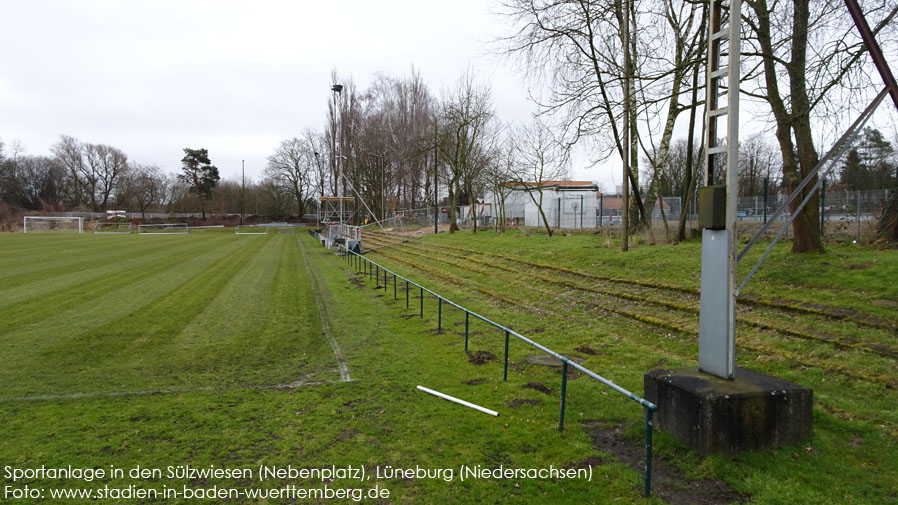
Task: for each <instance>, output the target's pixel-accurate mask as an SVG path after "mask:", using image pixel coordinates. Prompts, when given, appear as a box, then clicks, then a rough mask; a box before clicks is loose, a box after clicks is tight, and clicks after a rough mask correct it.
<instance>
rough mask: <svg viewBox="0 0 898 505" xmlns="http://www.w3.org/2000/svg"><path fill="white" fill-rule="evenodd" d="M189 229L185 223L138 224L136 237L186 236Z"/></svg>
mask: <svg viewBox="0 0 898 505" xmlns="http://www.w3.org/2000/svg"><path fill="white" fill-rule="evenodd" d="M188 233H190V228H189V227H188V226H187V223H161V224H139V225H137V234H138V235H187V234H188Z"/></svg>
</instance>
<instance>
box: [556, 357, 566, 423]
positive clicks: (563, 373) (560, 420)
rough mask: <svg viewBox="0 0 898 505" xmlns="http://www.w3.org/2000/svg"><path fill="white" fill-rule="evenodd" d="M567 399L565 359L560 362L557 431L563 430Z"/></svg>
mask: <svg viewBox="0 0 898 505" xmlns="http://www.w3.org/2000/svg"><path fill="white" fill-rule="evenodd" d="M566 399H567V361H564V362H562V364H561V414H560V415H559V417H558V431H564V403H565V400H566Z"/></svg>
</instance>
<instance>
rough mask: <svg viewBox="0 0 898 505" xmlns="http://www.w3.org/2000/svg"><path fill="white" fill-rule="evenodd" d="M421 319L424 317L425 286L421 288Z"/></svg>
mask: <svg viewBox="0 0 898 505" xmlns="http://www.w3.org/2000/svg"><path fill="white" fill-rule="evenodd" d="M421 319H424V288H421Z"/></svg>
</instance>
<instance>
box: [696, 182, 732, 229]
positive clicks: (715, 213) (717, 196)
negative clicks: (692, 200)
mask: <svg viewBox="0 0 898 505" xmlns="http://www.w3.org/2000/svg"><path fill="white" fill-rule="evenodd" d="M726 212H727V188H726V186H702V187H701V188H698V225H699V227H700V228H704V229H706V230H724V229H726Z"/></svg>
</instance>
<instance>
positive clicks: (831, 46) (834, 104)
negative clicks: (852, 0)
mask: <svg viewBox="0 0 898 505" xmlns="http://www.w3.org/2000/svg"><path fill="white" fill-rule="evenodd" d="M745 3H746V5H747V6H748V9H747V15H745V16H743V21H744V22H745V24H746V26H747V27H748V33H747V34H746V35H747V38H746V45H747V47H746V48H745V49H744V50H743V55H744V56H747V57H749V58H754V60H752V61H753V62H754V65H753V66H752V67H750V68H749V71H748V73H747V75H746V81H747V84H746V86H745V87H744V89H743V90H742V92H743V93H746V94H748V95H749V96H752V97H755V98H759V99H761V100H764V101H765V102H766V103H767V104H768V105H769V106H770V110H771V112H772V115H773V123H774V125H775V131H774V134H775V136H776V140H777V143H778V145H779V150H780V157H781V158H782V164H783V169H782V170H783V179H784V181H783V182H784V183H785V184H786V186H787V187H788V189H789V191H790V192H792V191H794V189H795V188H796V187H797V186H798V184H799V183H800V182H801V181H802V180H803V179H804V178H805V177H806V176H808V174H810V173H811V171H812V170H813V169H814V167H815V166H816V165H817V162H818V161H819V158H820V157H819V154H818V152H817V148H816V146H815V144H814V137H813V135H814V131H815V130H814V128H813V126H812V122H813V121H814V120H815V119H819V118H820V117H821V116H823V115H829V114H831V115H839V114H840V112H841V111H842V110H844V108H845V107H844V104H845V99H846V98H849V97H851V96H858V92H860V91H863V88H865V87H868V86H869V83H870V82H871V79H870V78H869V76H868V75H867V70H868V69H867V68H865V66H863V65H861V63H862V61H861V57H862V55H863V53H864V52H865V48H864V45H863V44H862V43H861V41H860V38H859V37H858V36H857V35H856V28H855V26H854V23H853V22H852V21H851V18H850V16H849V15H848V12H847V10H846V9H845V6H844V5H843V3H842V2H841V1H838V0H816V1H814V2H811V0H790V1H785V2H774V3H769V2H768V1H767V0H746V2H745ZM874 3H875V2H870V3H869V5H868V7H870V8H869V9H868V10H867V16H868V19H870V20H871V21H873V23H872V24H875V27H874V29H873V31H874V34H877V35H879V36H880V37H881V38H882V36H883V35H885V34H886V32H884V30H886V29H887V28H888V30H889V31H888V32H887V33H889V34H892V33H893V32H894V27H891V28H889V26H890V22H891V20H892V19H893V18H894V17H895V15H896V13H898V6H894V5H891V3H890V2H878V3H876V5H873V4H874ZM834 93H835V97H836V99H835V100H831V98H832V97H833V96H834V95H833V94H834ZM814 183H816V177H815V178H814V179H813V180H812V181H811V184H809V185H808V186H806V187H805V189H804V190H802V195H801V198H796V199H795V200H794V201H793V202H792V204H791V208H792V212H793V213H794V212H796V210H797V207H798V205H799V204H800V202H801V201H802V199H803V198H804V197H805V196H807V195H808V194H809V193H810V192H811V190H812V189H813V187H814ZM819 219H820V216H819V195H818V194H813V195H811V196H810V197H809V200H808V203H807V205H805V207H804V208H803V209H802V211H801V212H800V213H798V214H797V216H796V218H795V220H794V221H793V222H792V230H793V231H794V236H795V238H794V240H793V242H792V251H793V252H815V251H822V250H823V242H822V240H821V235H820V226H819V222H820V221H819Z"/></svg>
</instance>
